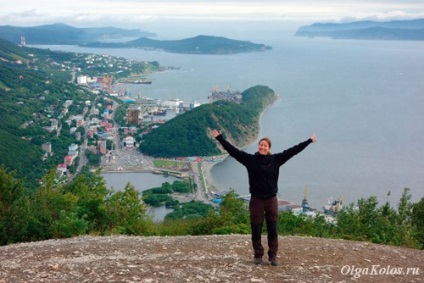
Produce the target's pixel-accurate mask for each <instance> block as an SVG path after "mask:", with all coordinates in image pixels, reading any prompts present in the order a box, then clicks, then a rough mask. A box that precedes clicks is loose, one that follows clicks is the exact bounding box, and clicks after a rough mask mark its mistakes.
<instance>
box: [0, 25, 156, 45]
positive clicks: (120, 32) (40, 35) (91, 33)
mask: <svg viewBox="0 0 424 283" xmlns="http://www.w3.org/2000/svg"><path fill="white" fill-rule="evenodd" d="M21 36H24V37H25V41H26V43H27V44H46V45H49V44H65V45H66V44H72V45H74V44H82V43H86V42H91V41H99V40H106V39H119V38H124V37H133V38H137V37H140V36H155V34H154V33H150V32H147V31H142V30H139V29H121V28H114V27H98V28H76V27H73V26H69V25H65V24H52V25H42V26H34V27H20V26H0V38H3V39H6V40H8V41H11V42H13V43H16V44H19V43H20V42H21Z"/></svg>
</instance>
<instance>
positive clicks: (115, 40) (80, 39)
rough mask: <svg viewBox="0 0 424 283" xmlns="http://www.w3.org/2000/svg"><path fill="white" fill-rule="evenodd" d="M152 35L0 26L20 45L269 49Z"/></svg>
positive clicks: (117, 30) (115, 30) (179, 50)
mask: <svg viewBox="0 0 424 283" xmlns="http://www.w3.org/2000/svg"><path fill="white" fill-rule="evenodd" d="M156 36H157V35H156V34H155V33H151V32H148V31H142V30H139V29H121V28H115V27H98V28H76V27H72V26H69V25H66V24H60V23H59V24H52V25H42V26H35V27H18V26H0V38H2V39H5V40H8V41H10V42H13V43H15V44H20V45H25V44H30V45H80V46H83V47H93V48H141V49H147V50H163V51H166V52H172V53H185V54H237V53H245V52H257V51H266V50H270V49H272V47H271V46H267V45H264V44H258V43H253V42H250V41H242V40H234V39H229V38H225V37H220V36H207V35H198V36H196V37H192V38H185V39H180V40H155V39H151V37H156ZM135 38H136V39H135ZM125 39H126V40H127V41H125ZM130 39H131V40H130Z"/></svg>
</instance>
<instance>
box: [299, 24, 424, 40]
mask: <svg viewBox="0 0 424 283" xmlns="http://www.w3.org/2000/svg"><path fill="white" fill-rule="evenodd" d="M295 36H307V37H311V38H313V37H331V38H333V39H363V40H364V39H374V40H424V19H417V20H407V21H389V22H375V21H357V22H351V23H314V24H312V25H309V26H303V27H300V28H299V29H298V30H297V32H296V33H295Z"/></svg>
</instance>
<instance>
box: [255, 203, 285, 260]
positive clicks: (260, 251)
mask: <svg viewBox="0 0 424 283" xmlns="http://www.w3.org/2000/svg"><path fill="white" fill-rule="evenodd" d="M249 210H250V226H251V229H252V246H253V251H254V256H255V258H257V257H262V256H263V255H264V248H263V246H262V243H261V234H262V225H263V222H264V218H265V221H266V226H267V230H268V256H269V258H270V259H275V258H276V256H277V251H278V226H277V223H278V201H277V196H274V197H271V198H267V199H262V198H257V197H253V196H252V197H250V203H249Z"/></svg>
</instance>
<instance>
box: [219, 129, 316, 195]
mask: <svg viewBox="0 0 424 283" xmlns="http://www.w3.org/2000/svg"><path fill="white" fill-rule="evenodd" d="M216 139H217V140H218V141H219V143H220V144H221V145H222V146H223V147H224V149H225V150H226V151H227V152H228V154H229V155H230V156H232V157H234V158H235V159H236V160H237V161H238V162H240V163H241V164H243V165H244V166H245V167H246V169H247V174H248V176H249V192H250V195H251V196H254V197H258V198H270V197H273V196H275V195H276V194H277V192H278V184H277V183H278V176H279V173H280V166H281V165H283V164H284V163H286V162H287V161H288V160H289V159H290V158H292V157H293V156H295V155H296V154H298V153H299V152H301V151H302V150H304V149H305V148H306V147H307V146H308V145H309V144H310V143H312V140H311V139H308V140H306V141H304V142H301V143H299V144H298V145H295V146H293V147H291V148H289V149H286V150H284V151H283V152H280V153H276V154H269V155H261V154H259V153H258V152H256V153H255V154H249V153H246V152H244V151H242V150H239V149H237V148H236V147H234V146H233V145H232V144H230V143H229V142H228V141H226V140H225V139H224V137H223V136H222V135H219V136H217V137H216Z"/></svg>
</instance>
